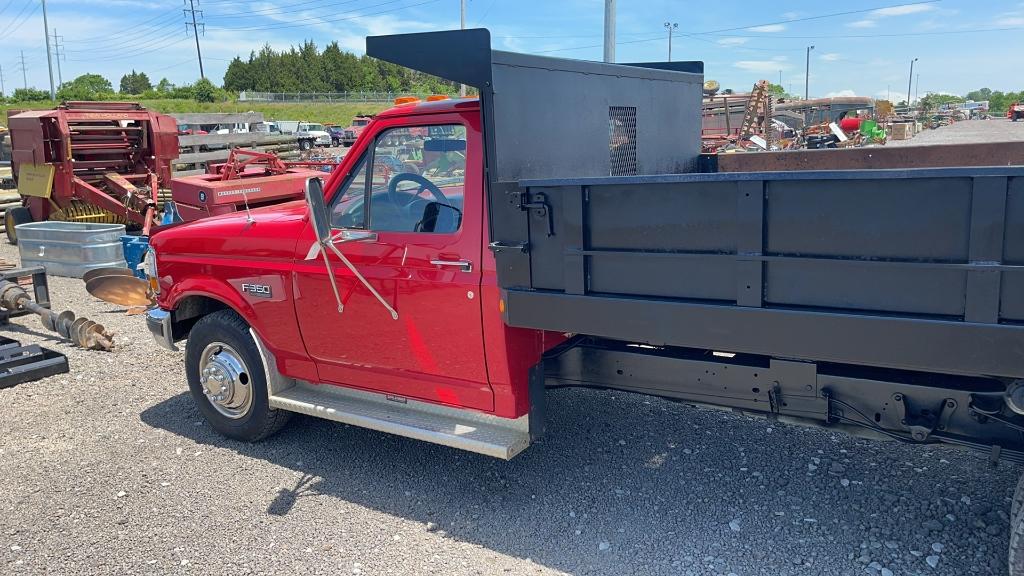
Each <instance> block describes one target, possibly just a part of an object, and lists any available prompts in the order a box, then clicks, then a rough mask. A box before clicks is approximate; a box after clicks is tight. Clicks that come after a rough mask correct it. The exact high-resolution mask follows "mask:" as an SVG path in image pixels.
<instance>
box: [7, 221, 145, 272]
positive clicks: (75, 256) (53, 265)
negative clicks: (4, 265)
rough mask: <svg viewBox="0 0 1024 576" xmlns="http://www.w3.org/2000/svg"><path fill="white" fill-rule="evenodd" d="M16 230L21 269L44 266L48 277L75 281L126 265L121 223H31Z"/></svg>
mask: <svg viewBox="0 0 1024 576" xmlns="http://www.w3.org/2000/svg"><path fill="white" fill-rule="evenodd" d="M16 230H17V233H18V251H19V252H20V254H21V265H22V266H42V267H44V268H46V272H47V274H52V275H54V276H69V277H72V278H81V277H82V275H83V274H85V273H86V272H88V271H89V270H92V269H93V268H106V267H114V266H117V267H122V268H123V267H125V266H126V264H125V260H124V251H123V248H122V245H121V236H122V235H123V234H124V233H125V227H124V225H122V224H96V223H89V222H53V221H51V222H30V223H28V224H19V225H18V226H17V228H16Z"/></svg>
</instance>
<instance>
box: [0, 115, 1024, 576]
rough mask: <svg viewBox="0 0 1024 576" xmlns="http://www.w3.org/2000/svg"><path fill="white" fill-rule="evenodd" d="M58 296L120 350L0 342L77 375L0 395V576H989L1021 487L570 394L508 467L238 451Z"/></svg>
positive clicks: (176, 382) (634, 403) (317, 434)
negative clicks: (45, 356)
mask: <svg viewBox="0 0 1024 576" xmlns="http://www.w3.org/2000/svg"><path fill="white" fill-rule="evenodd" d="M965 124H968V123H965ZM1022 128H1024V126H1022ZM0 257H3V258H5V259H8V260H13V259H15V258H16V251H15V250H14V248H13V247H10V246H8V245H7V244H6V242H3V244H2V245H0ZM51 286H52V296H53V300H54V302H55V307H71V308H73V309H74V310H75V311H76V312H77V313H78V314H79V315H82V314H85V315H88V316H90V317H91V318H94V319H96V320H98V321H100V322H102V323H103V324H105V325H106V326H108V327H109V328H111V329H113V330H114V331H116V332H117V341H118V345H119V346H118V349H117V350H116V351H115V352H113V353H102V352H88V351H83V350H78V349H75V348H71V347H70V346H68V345H66V344H65V343H62V342H60V341H57V340H54V339H53V338H51V337H50V336H49V335H48V334H47V333H45V332H44V331H43V330H42V328H41V326H40V325H39V323H38V322H37V321H36V319H35V317H23V318H18V319H15V320H14V323H13V325H11V326H8V327H5V328H3V329H2V331H3V333H4V334H6V335H8V336H13V337H15V338H18V339H20V340H22V341H23V342H40V343H44V345H46V346H50V347H52V348H54V349H57V350H59V351H61V352H63V353H65V354H67V355H68V357H69V360H70V362H71V368H72V372H71V373H70V374H66V375H62V376H57V377H52V378H48V379H45V380H40V381H37V382H32V383H27V384H22V385H20V386H17V387H15V388H11V389H6V390H0V543H2V544H0V572H3V573H8V574H43V573H52V574H249V573H252V574H270V573H278V574H281V573H284V574H343V573H344V574H360V573H361V574H381V575H384V574H399V575H404V574H445V575H461V574H476V575H493V574H531V575H534V574H562V573H569V574H597V575H615V576H619V575H632V574H635V575H644V576H647V575H661V574H666V575H667V574H673V575H707V574H721V575H727V574H735V575H738V576H747V575H755V574H764V575H772V576H783V575H790V576H794V575H822V576H824V575H829V576H832V575H837V574H842V575H853V574H865V573H868V574H885V575H890V574H896V575H910V574H927V575H950V576H952V575H957V576H963V575H966V574H996V575H1003V574H1005V570H1006V566H1005V565H1006V560H1005V551H1006V546H1007V524H1008V520H1007V515H1006V511H1008V503H1009V498H1010V496H1011V493H1012V489H1013V485H1014V483H1015V481H1016V478H1017V475H1018V473H1019V470H1017V469H1016V467H1014V466H1010V465H1006V464H1003V465H1001V466H999V467H998V468H991V467H990V466H989V465H988V463H987V461H986V459H985V458H984V457H983V456H981V455H977V454H971V453H966V452H959V451H954V450H950V449H940V448H932V449H920V448H913V447H908V446H904V445H898V444H891V443H876V442H870V441H864V440H856V439H852V438H850V437H847V436H844V435H841V434H833V433H829V432H826V431H819V430H810V429H804V428H796V427H789V426H784V425H779V424H771V423H768V422H766V421H764V420H758V419H752V418H746V417H741V416H737V415H733V414H731V413H726V412H720V411H713V410H707V409H695V408H691V407H686V406H683V405H680V404H676V403H670V402H666V401H661V400H657V399H651V398H645V397H640V396H634V395H626V394H619V393H611V392H594V391H586V390H559V391H555V392H552V393H551V394H550V414H551V418H552V421H551V423H550V425H549V430H550V436H549V439H548V440H546V441H545V442H544V443H542V444H539V445H536V446H533V447H532V448H531V449H530V450H528V451H527V452H526V453H524V454H523V455H521V456H519V457H518V458H516V459H515V460H514V461H512V462H502V461H498V460H492V459H489V458H486V457H483V456H477V455H474V454H467V453H461V452H458V451H455V450H451V449H448V448H443V447H438V446H432V445H428V444H423V443H419V442H415V441H411V440H405V439H402V438H397V437H393V436H389V435H385V434H380V433H376V432H371V431H366V430H361V429H357V428H352V427H347V426H342V425H338V424H333V423H330V422H326V421H319V420H315V419H311V418H296V420H294V421H293V423H292V425H291V426H290V427H289V428H287V429H286V430H285V431H284V432H282V433H281V434H279V435H277V436H275V437H273V438H271V439H269V440H267V441H265V442H264V443H262V444H257V445H250V444H244V443H239V442H234V441H229V440H225V439H223V438H221V437H219V436H217V435H215V434H213V433H212V432H211V430H210V428H209V427H208V426H207V425H206V424H205V423H204V422H203V421H202V419H201V417H200V415H199V412H198V411H197V410H196V409H195V408H194V406H193V404H192V401H191V399H190V397H189V396H188V395H187V393H186V391H185V390H186V387H185V381H184V378H183V375H182V356H181V354H180V353H169V352H165V351H162V350H161V349H159V348H157V347H156V345H155V344H153V343H151V341H150V338H149V335H148V332H146V329H145V327H144V322H143V320H142V319H141V318H140V317H127V316H125V315H124V313H123V310H119V309H117V308H116V307H113V306H110V305H107V304H104V303H100V302H96V301H94V300H92V299H91V298H90V297H89V296H88V295H87V294H86V292H85V290H84V288H83V287H82V285H81V283H80V282H79V281H77V280H72V279H64V278H52V279H51ZM931 564H934V567H932V566H931Z"/></svg>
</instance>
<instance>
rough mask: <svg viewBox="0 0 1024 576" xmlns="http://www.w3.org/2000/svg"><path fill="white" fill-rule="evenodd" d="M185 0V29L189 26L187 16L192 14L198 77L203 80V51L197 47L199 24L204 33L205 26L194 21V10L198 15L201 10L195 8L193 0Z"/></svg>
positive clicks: (204, 74)
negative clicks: (186, 5)
mask: <svg viewBox="0 0 1024 576" xmlns="http://www.w3.org/2000/svg"><path fill="white" fill-rule="evenodd" d="M185 1H186V2H188V6H189V7H188V8H186V9H185V10H184V12H185V30H186V31H188V27H189V23H188V16H189V15H191V16H192V35H193V36H195V38H196V55H197V56H199V77H200V78H202V79H204V80H205V79H206V73H204V72H203V52H202V50H200V49H199V26H203V33H204V34H205V33H206V27H205V24H203V23H202V22H199V23H197V22H196V12H198V13H199V15H200V16H202V14H203V11H202V10H196V4H195V0H185Z"/></svg>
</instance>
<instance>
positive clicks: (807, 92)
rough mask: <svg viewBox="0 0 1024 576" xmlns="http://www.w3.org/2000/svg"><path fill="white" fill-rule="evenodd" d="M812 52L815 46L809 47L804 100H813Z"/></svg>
mask: <svg viewBox="0 0 1024 576" xmlns="http://www.w3.org/2000/svg"><path fill="white" fill-rule="evenodd" d="M811 50H814V46H808V47H807V68H806V69H805V70H804V100H810V99H811Z"/></svg>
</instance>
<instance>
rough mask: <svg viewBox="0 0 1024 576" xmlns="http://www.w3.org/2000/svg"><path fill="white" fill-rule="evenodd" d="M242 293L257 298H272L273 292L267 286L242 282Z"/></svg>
mask: <svg viewBox="0 0 1024 576" xmlns="http://www.w3.org/2000/svg"><path fill="white" fill-rule="evenodd" d="M242 292H244V293H246V294H249V295H250V296H257V297H259V298H272V297H273V296H274V293H273V291H272V290H271V289H270V286H269V285H267V284H252V283H249V282H243V283H242Z"/></svg>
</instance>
